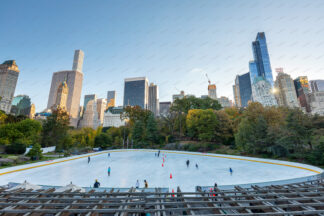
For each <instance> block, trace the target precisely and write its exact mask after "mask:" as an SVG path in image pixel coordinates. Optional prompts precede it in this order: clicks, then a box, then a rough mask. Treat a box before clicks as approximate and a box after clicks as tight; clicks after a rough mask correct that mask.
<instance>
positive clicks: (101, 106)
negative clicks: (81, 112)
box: [97, 98, 107, 125]
mask: <svg viewBox="0 0 324 216" xmlns="http://www.w3.org/2000/svg"><path fill="white" fill-rule="evenodd" d="M106 108H107V99H106V98H99V99H97V111H98V118H99V121H100V125H103V121H104V114H105V110H106Z"/></svg>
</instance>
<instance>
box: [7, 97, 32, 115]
mask: <svg viewBox="0 0 324 216" xmlns="http://www.w3.org/2000/svg"><path fill="white" fill-rule="evenodd" d="M31 108H32V103H31V100H30V97H29V96H27V95H17V96H15V97H14V98H13V100H12V104H11V110H10V113H11V114H13V115H15V116H18V115H24V116H30V113H31Z"/></svg>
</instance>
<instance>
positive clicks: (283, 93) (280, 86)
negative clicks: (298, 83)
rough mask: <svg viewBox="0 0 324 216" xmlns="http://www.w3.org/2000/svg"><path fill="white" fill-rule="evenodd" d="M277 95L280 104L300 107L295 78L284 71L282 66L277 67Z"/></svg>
mask: <svg viewBox="0 0 324 216" xmlns="http://www.w3.org/2000/svg"><path fill="white" fill-rule="evenodd" d="M276 72H277V73H278V74H277V77H276V81H275V84H274V85H275V96H276V99H277V102H278V105H279V106H286V107H299V102H298V99H297V95H296V90H295V85H294V81H293V79H292V78H291V77H290V76H289V75H288V74H286V73H284V72H283V69H282V68H277V69H276Z"/></svg>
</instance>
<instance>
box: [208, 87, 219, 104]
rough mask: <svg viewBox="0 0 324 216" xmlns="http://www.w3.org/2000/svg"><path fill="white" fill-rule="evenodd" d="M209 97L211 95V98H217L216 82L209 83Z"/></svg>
mask: <svg viewBox="0 0 324 216" xmlns="http://www.w3.org/2000/svg"><path fill="white" fill-rule="evenodd" d="M208 97H210V98H211V99H214V100H216V99H217V93H216V85H215V84H209V85H208Z"/></svg>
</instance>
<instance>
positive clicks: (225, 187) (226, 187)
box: [195, 173, 324, 192]
mask: <svg viewBox="0 0 324 216" xmlns="http://www.w3.org/2000/svg"><path fill="white" fill-rule="evenodd" d="M323 178H324V173H321V174H316V175H312V176H306V177H300V178H292V179H285V180H277V181H267V182H257V183H248V184H235V185H219V186H217V187H218V188H219V189H221V190H232V189H235V187H236V186H239V187H241V188H245V189H247V188H251V186H259V187H266V186H272V185H288V184H297V183H302V182H309V181H316V180H320V179H323ZM198 187H200V188H201V190H202V191H210V189H213V188H214V186H196V188H195V190H196V192H197V191H198Z"/></svg>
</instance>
